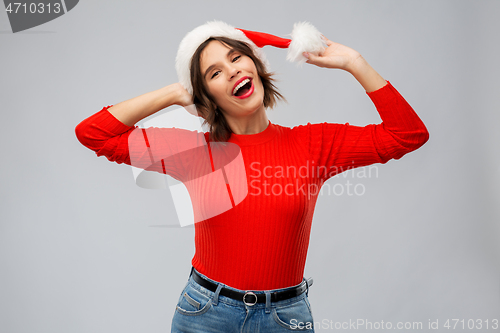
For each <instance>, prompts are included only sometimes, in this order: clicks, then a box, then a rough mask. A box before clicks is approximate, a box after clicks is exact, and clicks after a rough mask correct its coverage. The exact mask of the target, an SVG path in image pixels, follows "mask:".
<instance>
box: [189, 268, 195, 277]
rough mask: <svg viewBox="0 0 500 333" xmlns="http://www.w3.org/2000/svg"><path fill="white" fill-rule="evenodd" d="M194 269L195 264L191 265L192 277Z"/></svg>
mask: <svg viewBox="0 0 500 333" xmlns="http://www.w3.org/2000/svg"><path fill="white" fill-rule="evenodd" d="M193 271H194V266H191V272H190V273H189V276H190V277H191V275H193Z"/></svg>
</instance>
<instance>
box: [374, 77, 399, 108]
mask: <svg viewBox="0 0 500 333" xmlns="http://www.w3.org/2000/svg"><path fill="white" fill-rule="evenodd" d="M386 82H387V84H386V85H385V86H383V87H382V88H379V89H377V90H375V91H372V92H367V93H366V94H367V95H368V97H370V99H371V100H372V102H373V104H375V106H377V108H378V106H384V105H387V104H391V103H393V102H394V99H401V98H403V96H401V95H400V94H399V92H398V91H397V90H396V88H394V86H393V85H392V84H391V83H390V82H389V81H386Z"/></svg>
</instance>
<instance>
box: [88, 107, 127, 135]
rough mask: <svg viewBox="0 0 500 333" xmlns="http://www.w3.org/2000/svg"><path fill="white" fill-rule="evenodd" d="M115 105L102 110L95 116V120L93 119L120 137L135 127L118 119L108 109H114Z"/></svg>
mask: <svg viewBox="0 0 500 333" xmlns="http://www.w3.org/2000/svg"><path fill="white" fill-rule="evenodd" d="M112 106H113V105H108V106H105V107H103V108H102V110H101V111H99V112H97V113H96V114H95V118H94V119H93V120H94V121H95V122H96V123H98V124H100V125H101V126H102V127H103V128H105V129H106V130H107V131H109V132H111V133H113V134H115V135H119V134H122V133H124V132H126V131H128V130H129V129H131V128H133V127H134V126H128V125H125V124H124V123H122V122H121V121H119V120H118V119H116V117H115V116H113V115H112V114H111V113H110V112H109V111H108V108H110V107H112Z"/></svg>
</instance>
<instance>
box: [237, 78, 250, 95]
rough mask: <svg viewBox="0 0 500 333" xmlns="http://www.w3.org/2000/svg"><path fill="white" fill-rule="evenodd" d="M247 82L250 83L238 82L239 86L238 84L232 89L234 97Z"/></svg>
mask: <svg viewBox="0 0 500 333" xmlns="http://www.w3.org/2000/svg"><path fill="white" fill-rule="evenodd" d="M248 82H250V79H244V80H243V81H241V82H240V84H238V85H237V86H236V87H234V89H233V95H236V92H237V91H238V90H239V89H240V88H241V87H243V86H244V85H245V84H247V83H248Z"/></svg>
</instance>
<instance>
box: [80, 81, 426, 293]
mask: <svg viewBox="0 0 500 333" xmlns="http://www.w3.org/2000/svg"><path fill="white" fill-rule="evenodd" d="M368 96H369V97H370V98H371V100H372V102H373V103H374V105H375V107H376V109H377V111H378V112H379V114H380V117H381V119H382V123H380V124H371V125H367V126H364V127H360V126H353V125H350V124H349V123H346V124H335V123H319V124H310V123H308V124H307V125H301V126H296V127H293V128H288V127H283V126H279V125H276V124H273V123H271V122H269V125H268V126H267V128H266V129H265V130H264V131H262V132H260V133H258V134H251V135H237V134H234V133H233V134H231V137H230V138H229V140H228V142H230V143H233V144H234V145H236V146H237V147H238V152H237V153H240V154H241V157H242V159H243V164H244V172H243V173H241V174H243V175H244V177H246V182H244V184H243V185H242V184H241V183H239V184H237V185H234V184H233V183H232V182H231V181H228V177H229V176H228V175H229V173H228V172H226V173H227V174H225V176H224V177H225V179H226V183H227V184H226V185H227V190H228V192H229V196H230V197H231V204H230V206H229V208H228V209H226V210H221V213H219V214H216V215H215V216H212V217H209V218H206V219H203V217H201V218H200V216H198V217H197V221H198V220H200V222H197V223H195V248H196V251H195V255H194V257H193V259H192V265H193V266H194V267H195V268H196V269H197V270H198V271H199V272H200V273H202V274H204V275H206V276H208V277H209V278H211V279H213V280H216V281H219V282H222V283H224V284H225V285H227V286H231V287H233V288H237V289H242V290H270V289H278V288H285V287H290V286H293V285H296V284H298V283H300V282H301V281H302V278H303V274H304V267H305V263H306V257H307V250H308V246H309V237H310V231H311V224H312V218H313V213H314V207H315V204H316V200H317V197H318V195H319V189H320V188H321V185H322V184H323V183H324V182H325V181H326V180H327V179H329V178H330V177H333V176H335V175H336V174H338V173H340V172H343V171H346V170H350V169H352V168H356V167H361V166H366V165H370V164H373V163H386V162H387V161H389V160H390V159H399V158H401V157H402V156H403V155H405V154H407V153H408V152H411V151H413V150H415V149H417V148H419V147H420V146H422V145H423V144H424V143H425V142H426V141H427V140H428V138H429V133H428V131H427V129H426V127H425V125H424V124H423V122H422V121H421V120H420V118H419V117H418V116H417V114H416V113H415V112H414V110H413V109H412V108H411V106H410V105H409V104H408V103H407V102H406V101H405V99H404V98H403V97H402V96H401V95H400V94H399V92H398V91H397V90H396V89H395V88H394V87H393V86H392V85H391V84H390V83H389V82H388V84H387V85H385V86H384V87H383V88H381V89H379V90H377V91H374V92H371V93H368ZM76 134H77V137H78V139H79V140H80V142H81V143H82V144H83V145H85V146H86V147H88V148H90V149H92V150H93V151H95V152H96V154H97V155H98V156H106V157H107V158H108V159H109V160H110V161H115V162H117V163H126V164H132V165H134V166H138V167H143V168H145V169H146V168H147V169H148V170H155V171H158V172H163V173H167V174H170V175H171V176H172V177H174V178H176V179H179V180H181V181H186V180H187V181H189V180H190V179H193V178H196V177H199V176H200V175H201V174H207V173H210V172H211V171H216V170H217V166H216V165H215V164H216V163H215V157H214V155H213V154H212V152H211V151H210V147H213V146H212V145H213V144H209V145H208V151H209V153H210V155H209V154H207V156H209V157H207V164H206V165H208V166H209V167H205V166H204V167H203V168H202V169H207V170H204V171H200V170H199V169H197V171H196V172H194V174H195V176H193V171H192V170H193V169H196V168H195V167H194V164H195V163H193V155H196V156H200V154H199V152H198V151H196V153H191V154H187V155H186V154H184V155H182V156H176V155H175V153H176V152H179V151H182V150H184V147H185V146H182V145H185V143H186V142H191V143H193V146H194V145H195V144H194V142H199V141H200V140H205V141H208V133H198V132H193V131H186V130H180V129H175V128H171V129H157V128H155V129H147V130H146V131H142V130H138V128H137V127H135V126H127V125H125V124H123V123H121V122H120V121H118V120H117V119H116V118H115V117H114V116H113V115H111V114H110V113H109V111H107V107H104V108H103V109H102V110H101V111H99V112H97V113H96V114H94V115H92V116H90V117H89V118H87V119H85V120H84V121H82V122H81V123H80V124H79V125H78V126H77V127H76ZM145 141H146V142H147V144H146V145H144V142H145ZM136 142H142V143H143V144H142V146H141V145H140V144H137V143H136ZM181 143H182V144H181ZM181 146H182V147H181ZM152 152H153V154H154V155H155V156H166V157H170V158H165V159H162V160H161V163H157V164H156V165H155V166H151V163H145V162H144V163H143V161H144V160H145V159H146V156H151V154H152ZM191 152H193V150H192V151H191ZM201 155H203V154H201ZM202 159H203V158H202V157H201V158H199V159H198V160H197V161H198V162H199V161H200V160H202ZM155 160H158V159H155ZM148 161H150V160H149V159H148ZM210 166H211V168H210ZM203 186H205V187H207V186H208V187H210V186H209V185H207V184H204V185H203ZM188 187H189V186H188ZM236 187H239V188H236ZM200 188H201V187H200ZM200 188H198V189H192V188H191V189H189V193H190V195H191V196H192V197H193V196H196V194H195V192H197V191H199V190H200ZM242 188H244V190H245V192H246V196H243V197H241V200H235V199H234V198H233V196H236V195H235V193H237V192H240V193H241V192H242ZM214 197H215V198H218V196H217V195H209V196H208V195H205V196H203V195H199V194H198V197H197V198H196V200H193V205H195V203H194V202H195V201H198V204H200V205H203V203H199V201H200V200H203V199H204V198H205V199H207V200H209V201H211V202H214ZM221 200H222V199H221ZM208 206H210V205H208ZM211 206H213V205H211ZM195 211H196V209H195ZM172 213H173V214H174V212H172ZM195 215H196V212H195Z"/></svg>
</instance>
